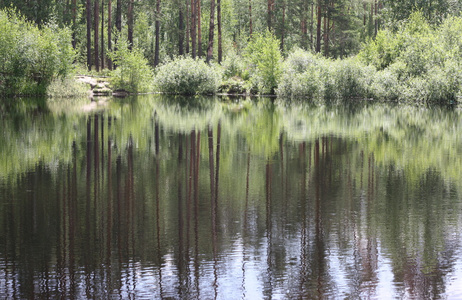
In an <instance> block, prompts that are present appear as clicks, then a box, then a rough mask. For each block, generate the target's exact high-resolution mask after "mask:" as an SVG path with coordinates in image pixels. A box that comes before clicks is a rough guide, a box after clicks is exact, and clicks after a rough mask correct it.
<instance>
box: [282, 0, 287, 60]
mask: <svg viewBox="0 0 462 300" xmlns="http://www.w3.org/2000/svg"><path fill="white" fill-rule="evenodd" d="M285 23H286V3H285V1H284V2H283V3H282V24H281V26H282V28H281V51H284V37H285V36H284V35H285V30H286V28H285V26H286V24H285Z"/></svg>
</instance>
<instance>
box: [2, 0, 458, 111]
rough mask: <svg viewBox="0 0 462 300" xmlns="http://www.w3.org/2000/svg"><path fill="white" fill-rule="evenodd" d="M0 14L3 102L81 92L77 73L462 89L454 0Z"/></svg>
mask: <svg viewBox="0 0 462 300" xmlns="http://www.w3.org/2000/svg"><path fill="white" fill-rule="evenodd" d="M0 9H1V11H0V29H1V31H0V60H1V61H2V64H1V65H0V93H1V94H3V95H30V94H50V92H49V91H50V86H51V87H55V90H56V86H65V87H66V88H63V89H65V90H69V89H71V90H76V93H78V92H79V90H81V89H79V88H75V89H72V88H69V87H68V86H69V85H73V84H74V83H73V81H72V80H69V79H68V78H70V76H71V77H72V76H73V75H74V74H76V73H79V74H81V73H87V74H92V75H104V76H107V75H108V76H109V77H110V78H111V85H112V88H113V89H114V90H117V89H122V90H126V91H129V92H132V93H136V92H164V93H172V94H198V93H202V94H213V93H217V92H219V93H238V94H276V95H277V96H281V97H305V98H309V99H329V100H331V99H346V98H374V99H381V100H397V99H398V100H413V101H423V102H447V101H450V102H453V101H456V100H457V99H458V98H459V94H460V84H461V82H462V73H461V72H460V71H459V69H460V68H459V65H460V63H461V59H460V57H462V55H461V54H462V53H461V52H462V33H461V32H462V30H461V29H462V19H460V17H459V15H460V11H461V10H462V4H461V3H460V1H457V0H435V1H416V0H405V1H397V0H384V1H378V0H317V1H315V0H143V1H141V0H138V1H135V0H126V1H122V0H114V1H112V0H97V1H95V0H30V1H17V0H1V1H0ZM57 89H58V90H59V88H57ZM51 90H52V89H51ZM51 94H52V93H51ZM57 94H58V95H59V92H58V93H57Z"/></svg>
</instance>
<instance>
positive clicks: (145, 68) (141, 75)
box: [109, 40, 154, 93]
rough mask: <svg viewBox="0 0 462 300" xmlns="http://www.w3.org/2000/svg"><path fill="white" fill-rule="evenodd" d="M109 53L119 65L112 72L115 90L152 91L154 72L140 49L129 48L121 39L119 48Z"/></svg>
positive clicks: (131, 91) (112, 84) (112, 83)
mask: <svg viewBox="0 0 462 300" xmlns="http://www.w3.org/2000/svg"><path fill="white" fill-rule="evenodd" d="M109 55H110V57H111V59H112V60H113V62H114V64H115V65H116V66H117V68H116V69H115V70H114V71H112V72H111V77H112V79H111V86H112V88H113V89H114V90H125V91H128V92H130V93H138V92H141V93H143V92H149V91H152V85H153V77H154V76H153V72H152V69H151V68H150V67H149V65H148V61H147V60H146V58H145V57H144V56H143V54H142V53H141V51H140V50H138V49H136V48H133V49H132V50H129V49H128V45H127V43H126V42H125V41H123V40H119V43H118V44H117V50H116V51H114V52H112V53H110V54H109Z"/></svg>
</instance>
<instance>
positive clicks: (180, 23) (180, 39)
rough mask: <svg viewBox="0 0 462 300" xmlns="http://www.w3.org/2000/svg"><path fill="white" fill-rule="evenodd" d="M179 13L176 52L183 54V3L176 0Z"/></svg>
mask: <svg viewBox="0 0 462 300" xmlns="http://www.w3.org/2000/svg"><path fill="white" fill-rule="evenodd" d="M178 6H179V13H178V31H179V33H178V54H179V55H183V54H184V16H183V3H182V1H181V0H180V1H179V2H178Z"/></svg>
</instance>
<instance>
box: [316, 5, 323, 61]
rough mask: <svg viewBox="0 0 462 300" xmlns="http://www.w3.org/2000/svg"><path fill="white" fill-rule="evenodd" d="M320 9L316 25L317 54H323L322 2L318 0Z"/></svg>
mask: <svg viewBox="0 0 462 300" xmlns="http://www.w3.org/2000/svg"><path fill="white" fill-rule="evenodd" d="M317 5H318V9H317V16H316V17H317V24H316V53H320V52H321V17H322V9H321V0H318V4H317Z"/></svg>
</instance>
